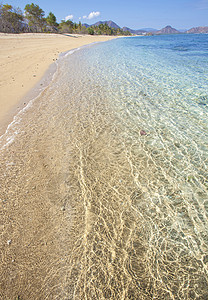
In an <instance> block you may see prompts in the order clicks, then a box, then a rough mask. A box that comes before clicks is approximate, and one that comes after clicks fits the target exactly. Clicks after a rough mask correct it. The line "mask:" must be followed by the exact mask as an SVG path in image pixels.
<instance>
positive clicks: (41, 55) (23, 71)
mask: <svg viewBox="0 0 208 300" xmlns="http://www.w3.org/2000/svg"><path fill="white" fill-rule="evenodd" d="M112 38H115V37H109V36H87V35H69V34H66V35H60V34H36V33H33V34H32V33H26V34H18V35H17V34H1V33H0V66H1V72H0V134H2V133H3V132H4V131H5V129H6V126H7V125H8V124H9V122H11V120H12V117H13V116H14V115H15V114H16V113H17V111H18V105H20V101H21V99H22V98H23V97H24V96H25V95H26V94H27V93H28V91H29V90H31V89H32V88H33V87H34V86H35V85H36V84H37V83H38V82H39V80H40V79H41V78H42V77H43V75H44V73H45V72H46V70H47V69H48V68H49V66H50V65H51V64H52V63H53V62H54V61H55V60H56V59H57V58H58V56H59V54H60V53H61V52H65V51H68V50H71V49H74V48H78V47H80V46H83V45H87V44H90V43H93V42H99V41H107V40H110V39H112ZM20 108H21V107H19V109H20Z"/></svg>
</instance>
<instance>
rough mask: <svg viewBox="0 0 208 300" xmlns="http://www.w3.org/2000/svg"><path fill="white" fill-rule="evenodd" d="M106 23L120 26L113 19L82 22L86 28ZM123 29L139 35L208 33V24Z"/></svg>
mask: <svg viewBox="0 0 208 300" xmlns="http://www.w3.org/2000/svg"><path fill="white" fill-rule="evenodd" d="M105 23H106V24H107V25H108V26H109V27H112V28H115V29H118V28H121V27H120V26H118V25H117V24H116V23H115V22H113V21H111V20H110V21H99V22H96V23H95V24H92V25H88V24H83V26H85V27H86V28H88V27H91V26H99V25H100V24H105ZM121 29H123V30H124V31H130V32H131V33H132V34H136V35H140V34H147V33H153V34H179V33H208V26H204V27H202V26H201V27H193V28H191V29H189V30H186V29H180V30H177V29H175V28H173V27H171V26H170V25H168V26H166V27H164V28H162V29H160V30H158V29H155V28H141V29H137V30H134V29H131V28H129V27H123V28H121Z"/></svg>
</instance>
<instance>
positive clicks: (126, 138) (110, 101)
mask: <svg viewBox="0 0 208 300" xmlns="http://www.w3.org/2000/svg"><path fill="white" fill-rule="evenodd" d="M207 54H208V35H178V36H157V37H135V38H122V39H118V40H114V41H111V42H107V43H102V44H97V45H93V46H92V47H87V48H84V49H81V50H80V51H77V52H75V53H73V54H72V55H68V56H65V58H63V59H62V60H61V61H60V63H59V69H58V72H57V74H56V78H55V79H54V81H53V84H51V85H50V86H49V88H48V89H47V90H46V91H45V92H44V93H43V94H42V96H41V99H39V100H40V101H38V100H36V101H35V102H34V104H33V106H32V108H29V109H28V110H27V111H26V112H25V113H23V116H21V118H22V119H21V120H19V124H18V123H17V124H16V125H14V126H13V127H12V128H10V131H9V132H8V135H9V134H10V135H11V136H12V134H13V132H16V133H17V132H18V134H17V137H16V139H15V140H14V142H12V143H11V144H10V145H9V149H7V150H6V151H7V152H6V153H7V154H4V155H7V156H8V160H9V159H11V156H10V154H11V152H12V150H13V148H12V147H16V148H18V149H24V147H27V149H30V150H29V153H26V154H24V155H25V158H24V161H26V165H28V166H29V165H30V164H32V162H31V155H32V156H34V153H33V152H34V149H35V151H36V152H35V153H36V154H35V156H34V157H36V156H37V155H38V154H39V153H41V155H40V156H39V157H41V159H39V161H38V165H39V168H41V165H45V164H46V165H47V168H48V171H47V172H46V173H44V174H45V175H44V176H43V177H44V178H41V187H42V188H41V189H40V190H39V194H40V195H42V197H47V199H48V201H49V202H51V204H52V205H53V206H55V207H58V208H57V209H58V210H60V208H64V214H65V218H66V220H67V222H68V223H67V224H68V227H67V229H66V232H65V233H64V238H63V237H62V239H63V243H62V244H61V246H60V248H61V250H60V251H61V253H62V258H61V260H62V261H61V263H60V264H61V266H63V267H60V268H59V269H58V271H54V273H53V272H51V278H52V279H53V280H54V282H55V283H53V289H52V288H51V286H52V283H51V282H52V279H51V282H49V279H47V280H48V281H47V282H45V281H44V280H43V282H44V285H45V287H44V289H45V291H46V295H47V297H50V296H51V295H53V296H54V295H55V296H56V297H60V298H61V299H207V297H208V292H207V291H208V284H207V279H208V276H207V271H208V222H207V216H208V197H207V186H208V179H207V165H208V154H207V153H208V152H207V150H208V115H207V112H208V81H207V80H208V71H207V70H208V55H207ZM141 130H144V131H145V132H146V133H147V134H146V135H141ZM7 138H8V137H7ZM7 142H8V141H7ZM31 153H33V154H31ZM37 153H38V154H37ZM21 155H22V154H21ZM27 156H28V157H29V158H30V159H29V158H28V157H27ZM22 160H23V159H22ZM34 160H35V158H34ZM27 161H29V162H28V163H27ZM37 170H38V171H37V174H36V173H35V174H36V176H35V175H34V174H33V175H31V174H32V173H31V168H29V167H28V171H27V172H28V178H30V176H31V178H32V179H29V181H30V180H31V182H32V183H31V184H32V185H34V182H36V181H37V182H40V175H39V173H40V169H38V167H37ZM44 170H45V169H44ZM24 172H25V169H24ZM33 172H34V170H33ZM44 172H45V171H44ZM20 173H21V172H20ZM53 182H54V184H53ZM19 185H20V186H21V183H19ZM43 195H44V196H43ZM52 265H53V262H52ZM57 273H58V274H59V276H58V275H57ZM54 274H56V275H54ZM54 278H56V280H55V279H54ZM57 278H58V279H57Z"/></svg>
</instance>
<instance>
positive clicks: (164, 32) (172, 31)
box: [156, 25, 180, 34]
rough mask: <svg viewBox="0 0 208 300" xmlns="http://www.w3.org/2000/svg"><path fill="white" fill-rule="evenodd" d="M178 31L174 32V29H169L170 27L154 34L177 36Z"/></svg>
mask: <svg viewBox="0 0 208 300" xmlns="http://www.w3.org/2000/svg"><path fill="white" fill-rule="evenodd" d="M177 33H180V31H178V30H176V29H175V28H173V27H171V26H170V25H168V26H166V27H165V28H162V29H161V30H158V31H156V34H177Z"/></svg>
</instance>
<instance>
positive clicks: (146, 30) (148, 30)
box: [138, 28, 158, 32]
mask: <svg viewBox="0 0 208 300" xmlns="http://www.w3.org/2000/svg"><path fill="white" fill-rule="evenodd" d="M138 30H141V31H145V32H155V31H158V29H155V28H141V29H138Z"/></svg>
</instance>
